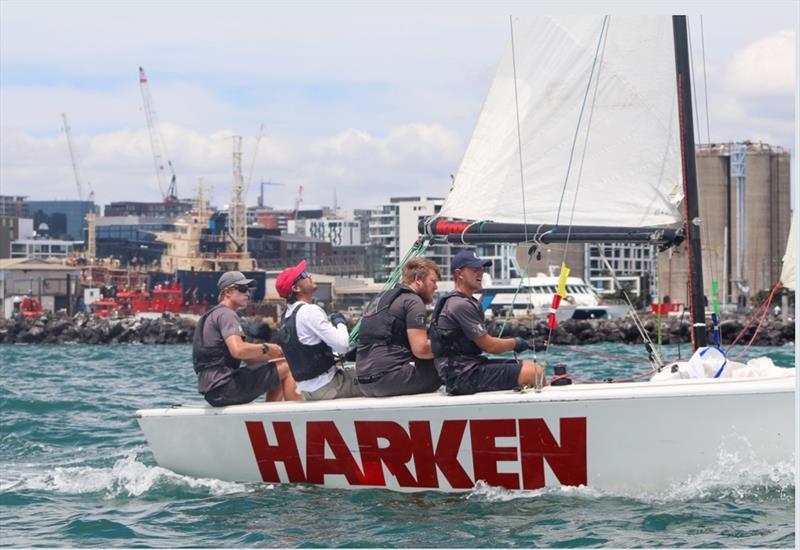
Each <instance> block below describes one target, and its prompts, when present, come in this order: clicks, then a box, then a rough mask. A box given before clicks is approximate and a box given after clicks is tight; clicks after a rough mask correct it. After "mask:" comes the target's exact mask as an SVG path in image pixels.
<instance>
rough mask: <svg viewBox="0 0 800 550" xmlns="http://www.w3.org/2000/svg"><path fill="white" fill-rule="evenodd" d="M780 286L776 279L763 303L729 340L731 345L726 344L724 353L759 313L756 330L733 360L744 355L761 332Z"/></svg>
mask: <svg viewBox="0 0 800 550" xmlns="http://www.w3.org/2000/svg"><path fill="white" fill-rule="evenodd" d="M781 286H783V285H782V284H781V282H780V281H778V283H776V284H775V286H774V287H772V291H771V292H770V293H769V296H768V297H767V299H766V300H764V303H763V304H761V306H759V307H758V308H757V309H756V310H755V311H754V312H753V315H752V316H751V317H750V320H749V321H747V324H746V325H745V326H744V328H742V330H741V332H739V334H738V335H737V336H736V338H734V340H733V342H731V345H730V346H728V349H727V350H725V355H727V354H728V353H730V351H731V349H732V348H733V347H734V346H735V345H736V344H737V342H739V340H741V338H742V336H744V334H745V332H746V331H747V329H748V328H749V327H750V325H751V324H753V321H755V319H756V317H758V316H759V315H760V316H761V319H759V321H758V326H757V327H756V330H755V332H754V333H753V336H752V338H750V341H749V342H748V343H747V345H746V346H745V347H744V349H743V350H742V351H741V352H739V354H738V355H736V357H734V358H733V360H734V361H735V360H737V359H739V358H740V357H741V356H742V355H744V354H745V353H746V352H747V350H748V349H750V346H752V345H753V342H755V340H756V338H757V337H758V333H759V332H761V326H762V325H763V324H764V320H765V319H766V318H767V314H768V313H769V306H770V304H772V298H773V297H774V296H775V293H776V292H777V291H778V289H779V288H781ZM762 310H763V311H762Z"/></svg>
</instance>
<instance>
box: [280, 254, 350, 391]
mask: <svg viewBox="0 0 800 550" xmlns="http://www.w3.org/2000/svg"><path fill="white" fill-rule="evenodd" d="M275 290H277V292H278V294H279V295H280V296H281V297H282V298H285V299H286V304H287V306H288V307H287V308H286V314H285V315H284V318H283V322H282V323H281V332H280V342H281V348H283V353H284V355H285V356H286V361H287V362H288V363H289V369H290V370H291V371H292V375H293V376H294V379H295V380H296V381H297V391H298V392H300V393H301V394H302V395H303V397H305V399H306V400H307V401H314V400H319V399H337V398H340V397H360V396H361V395H363V394H362V393H361V389H360V388H359V386H358V383H357V382H356V377H355V370H354V369H343V368H342V367H340V366H338V365H337V358H336V357H335V356H334V352H335V353H337V354H339V355H340V356H342V355H344V354H345V353H346V352H347V347H348V344H349V343H350V335H349V334H348V332H347V324H346V322H345V318H344V316H343V315H341V314H340V313H334V314H333V315H331V318H330V320H328V318H327V316H326V315H325V312H324V311H323V309H322V308H321V307H319V306H318V305H316V304H313V303H312V299H313V297H314V291H315V290H317V285H316V283H314V280H313V279H312V278H311V275H309V273H308V272H307V271H306V261H305V260H303V261H301V262H300V263H299V264H297V265H296V266H294V267H290V268H288V269H284V270H283V271H282V272H281V273H280V275H278V278H277V279H276V280H275Z"/></svg>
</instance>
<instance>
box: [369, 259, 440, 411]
mask: <svg viewBox="0 0 800 550" xmlns="http://www.w3.org/2000/svg"><path fill="white" fill-rule="evenodd" d="M438 280H439V267H438V266H437V265H436V264H435V263H434V262H432V261H431V260H428V259H427V258H412V259H411V260H409V261H407V262H406V263H405V265H403V272H402V283H401V284H399V285H397V286H396V287H394V288H392V289H389V290H387V291H385V292H382V293H381V294H379V295H378V296H376V297H375V298H374V299H373V300H372V301H371V302H370V303H369V304H368V305H367V308H366V310H365V312H364V316H363V317H362V318H361V328H360V329H359V333H358V350H357V355H356V374H357V375H358V383H359V385H360V386H361V391H362V392H364V395H367V396H370V397H387V396H390V395H408V394H415V393H427V392H432V391H436V389H438V388H439V386H441V385H442V381H441V380H440V379H439V375H438V373H437V372H436V367H435V366H434V364H433V353H432V352H431V343H430V340H428V334H427V332H426V328H425V320H426V317H427V312H426V311H425V305H426V304H431V303H433V293H434V292H436V283H437V281H438Z"/></svg>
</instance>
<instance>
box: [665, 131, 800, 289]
mask: <svg viewBox="0 0 800 550" xmlns="http://www.w3.org/2000/svg"><path fill="white" fill-rule="evenodd" d="M696 159H697V181H698V188H699V197H700V198H699V202H700V205H699V207H700V220H701V225H700V228H701V230H700V233H701V235H700V238H701V243H702V251H703V285H704V289H705V294H706V296H707V297H708V298H709V301H710V300H711V282H712V280H716V281H717V282H718V285H719V300H720V302H721V303H723V304H739V305H752V303H753V299H754V298H755V296H756V294H757V293H758V291H760V290H768V289H771V288H772V287H773V286H774V285H775V283H777V282H778V279H779V278H780V273H781V266H782V259H783V255H784V253H785V252H786V240H787V237H788V235H789V227H790V225H791V206H790V205H791V200H790V186H791V183H790V182H791V179H790V162H791V158H790V154H789V152H788V151H786V150H785V149H782V148H781V147H776V146H772V145H767V144H764V143H751V142H745V143H724V144H711V145H700V146H698V147H697V155H696ZM688 275H689V273H688V262H687V248H686V245H685V243H684V244H683V245H681V246H680V247H677V248H673V249H672V250H670V251H667V252H663V253H661V254H659V259H658V278H659V288H660V294H661V295H662V296H670V298H671V300H672V301H673V302H680V303H684V304H685V303H688V298H687V296H688V291H687V285H688Z"/></svg>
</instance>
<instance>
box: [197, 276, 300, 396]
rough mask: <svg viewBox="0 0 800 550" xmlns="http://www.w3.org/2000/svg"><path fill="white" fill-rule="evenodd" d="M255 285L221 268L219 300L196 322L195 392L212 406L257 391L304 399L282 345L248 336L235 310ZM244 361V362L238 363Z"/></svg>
mask: <svg viewBox="0 0 800 550" xmlns="http://www.w3.org/2000/svg"><path fill="white" fill-rule="evenodd" d="M255 285H256V282H255V281H254V280H253V279H248V278H247V277H245V276H244V274H243V273H242V272H241V271H228V272H226V273H223V274H222V277H220V278H219V281H218V282H217V288H218V290H219V304H217V305H216V306H214V307H213V308H211V309H210V310H208V311H207V312H206V313H205V315H203V316H202V317H201V318H200V320H199V321H198V323H197V327H195V331H194V341H193V345H192V360H193V362H194V371H195V372H196V373H197V391H198V392H199V393H201V394H203V395H204V396H205V398H206V401H208V402H209V403H210V404H211V405H213V406H214V407H224V406H227V405H240V404H242V403H249V402H251V401H253V400H254V399H256V398H257V397H258V396H259V395H266V399H267V401H280V400H282V399H285V400H287V401H296V400H302V397H301V396H299V395H298V394H297V391H296V385H295V381H294V378H293V377H292V374H291V372H289V366H288V365H287V364H286V361H285V360H284V358H283V351H282V350H281V348H280V346H277V345H275V344H267V343H264V344H250V343H247V342H245V341H244V331H243V330H242V326H241V324H240V322H239V316H238V315H237V313H236V312H237V311H238V310H240V309H244V308H245V307H246V306H247V304H248V303H249V301H250V293H251V292H252V291H253V289H254V288H255ZM242 361H244V362H245V364H246V366H244V367H240V364H241V362H242Z"/></svg>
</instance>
